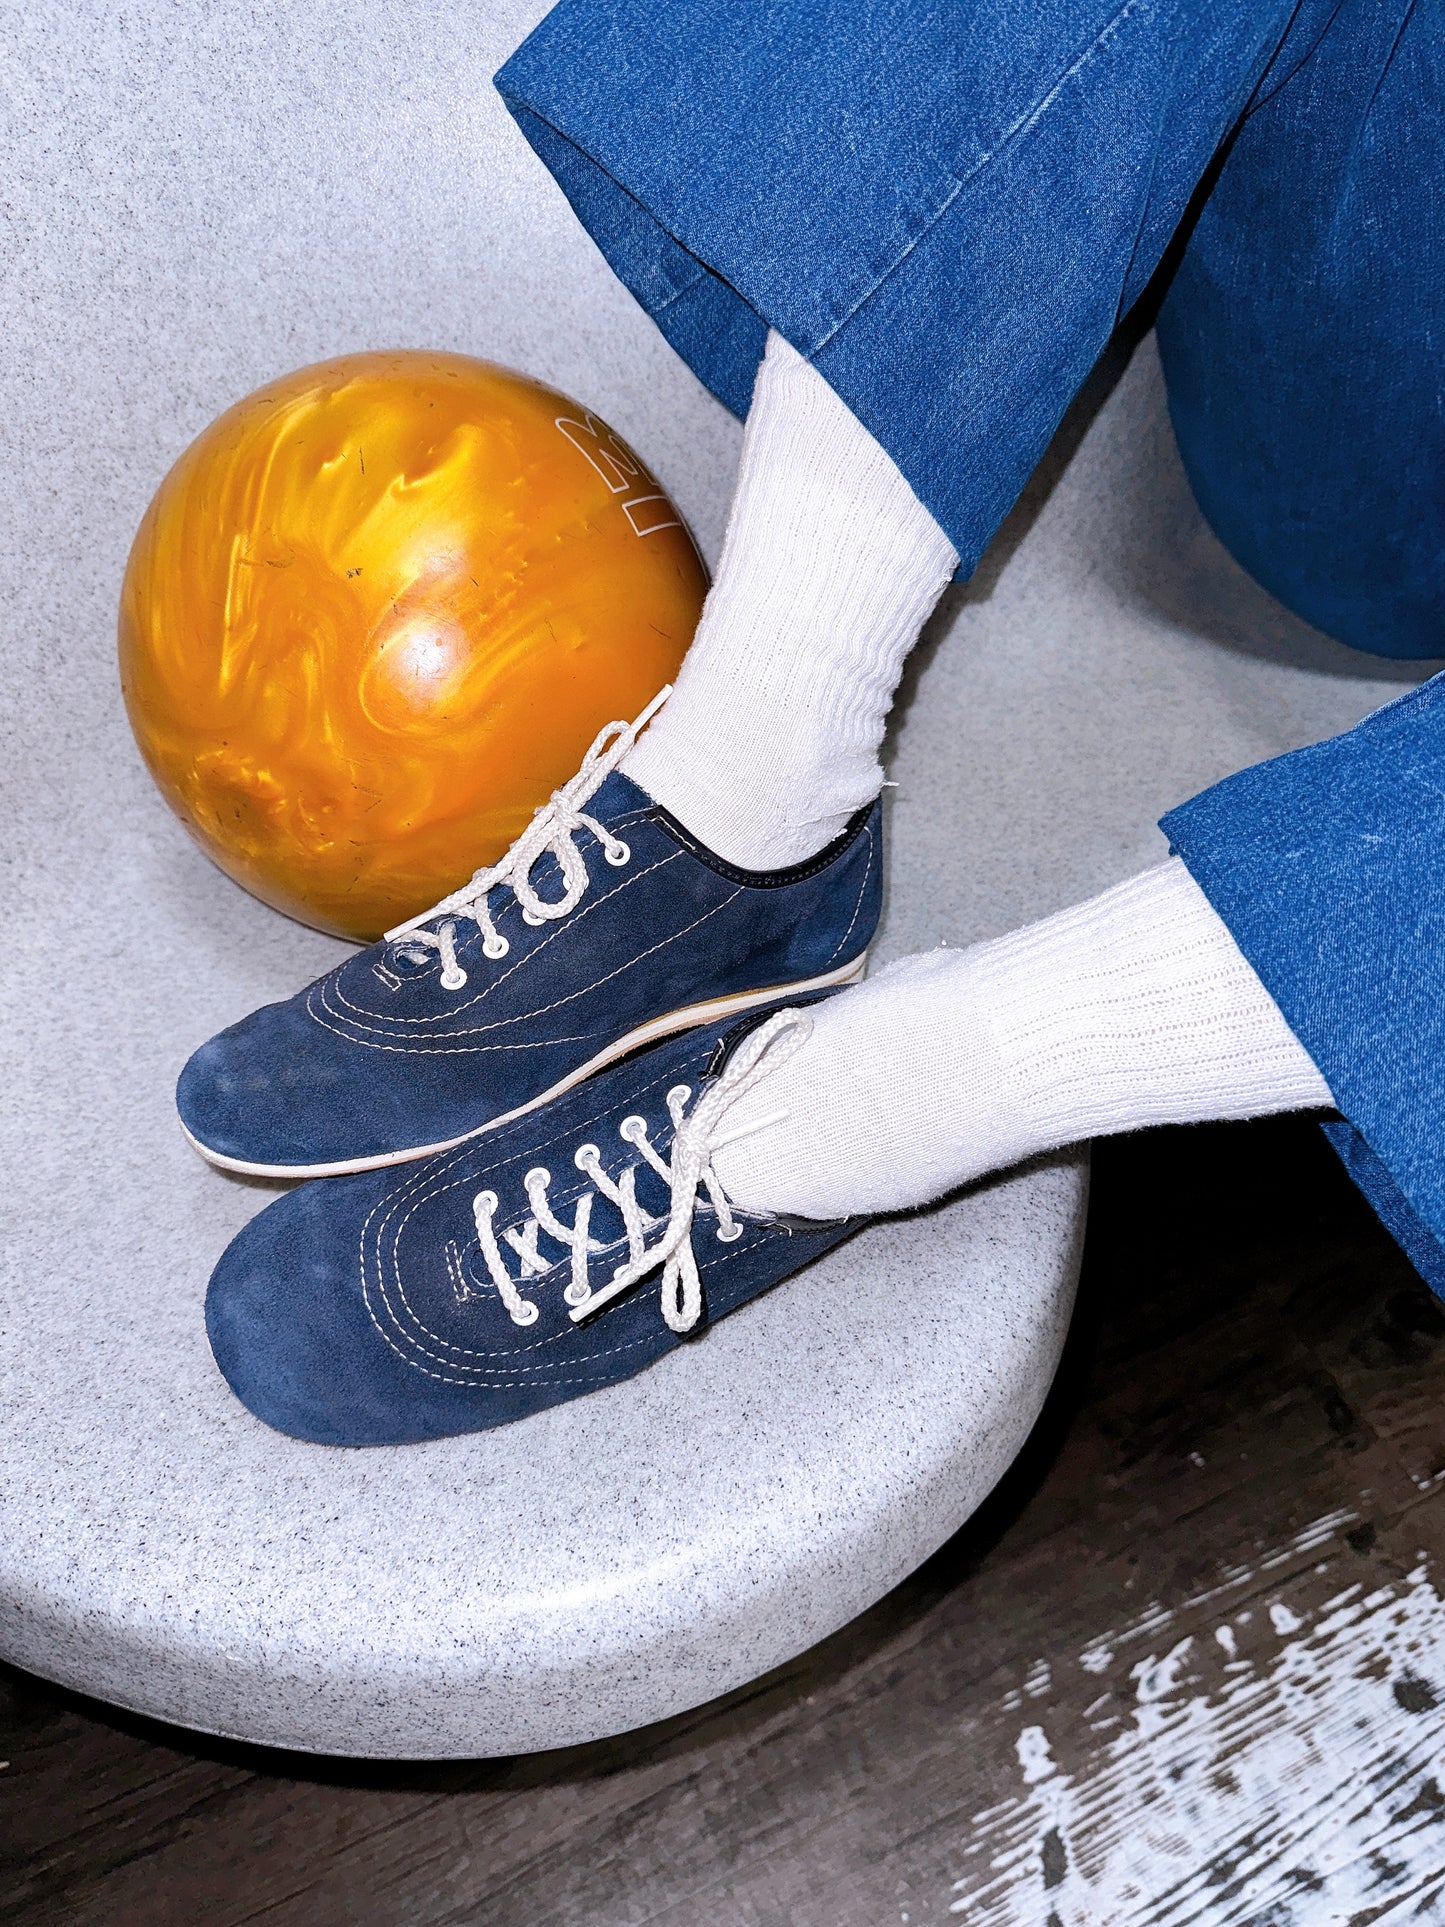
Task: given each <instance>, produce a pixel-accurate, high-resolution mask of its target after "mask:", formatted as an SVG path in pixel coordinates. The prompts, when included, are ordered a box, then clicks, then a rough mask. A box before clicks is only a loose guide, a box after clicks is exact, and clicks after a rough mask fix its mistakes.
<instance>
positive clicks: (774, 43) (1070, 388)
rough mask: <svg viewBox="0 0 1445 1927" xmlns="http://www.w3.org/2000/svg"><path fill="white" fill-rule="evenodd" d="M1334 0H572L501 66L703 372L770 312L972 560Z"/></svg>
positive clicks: (569, 179) (717, 366)
mask: <svg viewBox="0 0 1445 1927" xmlns="http://www.w3.org/2000/svg"><path fill="white" fill-rule="evenodd" d="M1327 3H1328V0H947V3H946V4H945V0H772V3H771V4H766V3H764V4H760V3H759V0H667V3H666V4H665V5H662V4H658V0H562V3H561V4H560V5H559V6H558V7H557V8H556V9H554V11H553V12H552V13H551V14H550V15H549V16H548V17H547V19H546V20H545V21H544V22H543V23H542V25H541V26H540V27H539V28H538V29H537V31H536V32H535V33H534V34H533V35H532V36H531V38H530V39H529V40H528V41H527V42H526V43H525V44H524V45H523V46H522V48H521V49H519V51H518V52H517V54H516V55H514V56H513V58H512V59H511V60H510V61H509V62H508V63H507V65H506V66H505V67H504V68H503V69H502V72H501V73H500V75H499V76H498V82H497V84H498V86H499V87H500V88H501V90H502V92H503V95H504V96H505V98H506V100H507V103H508V105H509V106H510V107H511V109H512V112H513V113H514V114H515V115H516V117H517V119H518V121H519V123H520V124H521V126H522V128H523V130H524V131H525V133H526V134H527V136H528V138H529V139H530V140H531V141H532V142H533V144H534V146H535V147H536V148H537V150H538V152H539V153H540V154H541V156H542V158H543V159H544V160H545V161H546V162H547V164H548V165H549V166H550V167H551V168H552V170H553V172H554V173H555V174H556V176H557V178H558V180H559V181H560V182H561V184H562V187H563V188H564V190H565V191H566V193H567V194H568V196H569V198H570V199H571V200H572V203H573V205H574V206H575V207H576V209H577V211H578V213H579V214H580V215H581V217H582V219H583V221H584V222H585V223H586V225H587V226H588V228H589V229H590V230H591V232H592V234H593V236H594V238H595V239H596V241H597V242H598V244H599V246H601V248H602V249H603V251H604V253H606V254H607V256H608V258H609V260H610V261H611V262H612V264H613V266H614V267H615V268H616V270H617V272H618V273H619V275H620V276H621V277H622V279H623V280H624V281H625V282H626V283H627V285H628V286H629V287H630V288H632V290H633V291H634V293H636V295H637V296H638V298H639V300H641V301H642V302H643V304H644V305H645V306H646V307H647V308H648V310H649V312H650V313H651V314H652V315H653V316H654V318H655V319H656V320H657V322H658V325H659V326H660V327H661V328H662V329H663V331H664V332H665V333H666V334H667V336H668V338H669V339H670V340H671V341H672V342H673V343H674V345H675V346H676V347H677V348H678V350H679V351H680V352H681V353H682V354H683V355H684V356H685V357H686V358H687V360H688V361H689V363H690V364H691V365H692V367H693V368H694V369H695V371H696V372H697V373H698V375H699V376H700V377H701V378H702V379H703V380H704V381H705V382H707V383H708V385H709V386H710V387H711V388H712V389H713V390H714V392H715V393H716V394H718V395H719V396H721V397H722V399H723V400H724V401H725V402H727V404H728V405H729V406H730V407H732V408H733V409H735V410H736V411H737V412H738V413H743V412H744V411H745V410H746V407H747V403H748V399H749V397H750V395H751V392H752V381H753V375H754V373H755V370H756V366H757V361H758V358H759V356H760V354H761V352H762V345H763V340H764V336H765V331H766V328H767V327H769V326H771V327H774V328H776V329H777V330H778V332H779V333H780V334H782V335H784V336H785V337H786V338H787V339H788V340H789V341H790V342H791V343H792V344H793V346H794V347H795V348H797V349H798V350H799V352H800V353H802V354H804V355H806V356H807V357H808V358H809V359H811V360H812V361H814V362H815V364H816V365H817V367H818V368H819V370H820V371H821V372H822V374H823V375H824V376H825V377H826V378H827V380H828V381H829V382H830V383H831V384H832V386H833V387H834V388H835V389H836V391H837V392H838V393H839V394H840V395H841V396H842V398H843V400H844V401H845V402H846V403H847V404H848V406H849V408H850V409H851V410H852V411H853V413H854V414H855V415H856V416H857V417H858V418H859V419H860V420H861V421H862V422H863V424H864V425H865V427H867V428H868V429H869V430H870V432H871V433H872V434H873V435H874V436H875V437H876V439H877V440H878V441H880V442H881V443H882V445H883V446H884V448H886V449H887V450H888V452H889V454H890V455H891V456H892V457H893V459H894V460H895V461H896V462H897V464H898V466H899V467H900V468H901V469H902V470H903V473H904V474H905V475H906V476H907V477H908V480H909V481H910V483H911V484H912V485H913V488H914V490H915V492H916V493H917V495H918V496H919V498H920V499H921V500H922V501H923V503H924V505H925V506H926V507H927V508H928V509H930V510H931V512H932V513H933V515H934V517H935V518H936V519H937V520H938V521H939V522H940V523H941V525H942V526H943V528H944V530H945V532H946V533H947V535H948V536H949V539H950V540H951V541H952V543H953V545H954V547H955V548H956V549H957V550H958V551H959V554H960V556H961V558H962V568H963V570H964V572H967V571H968V570H969V569H970V568H971V567H972V565H973V563H974V561H975V560H976V559H977V556H978V554H979V552H980V551H981V549H982V548H983V546H984V544H985V543H986V542H987V540H988V538H989V536H990V535H991V534H992V532H993V530H994V528H995V527H996V526H997V524H998V522H999V521H1000V520H1001V519H1002V517H1003V515H1004V514H1005V513H1006V512H1007V511H1008V509H1009V508H1010V506H1011V505H1012V503H1013V501H1014V500H1015V498H1016V497H1017V495H1018V493H1019V490H1020V489H1021V488H1022V486H1023V484H1024V482H1025V480H1026V479H1027V477H1028V474H1029V472H1030V470H1031V469H1032V467H1033V466H1034V463H1035V462H1036V461H1037V459H1038V457H1039V455H1040V454H1041V453H1042V451H1043V448H1044V447H1045V445H1046V444H1047V442H1048V440H1049V437H1050V435H1051V434H1052V433H1053V430H1054V428H1055V426H1056V425H1057V423H1058V420H1059V418H1060V416H1061V415H1062V413H1063V411H1064V409H1065V408H1066V407H1067V405H1068V403H1069V401H1070V399H1071V398H1072V396H1073V395H1074V393H1075V391H1076V390H1077V388H1078V387H1079V385H1080V383H1081V382H1082V381H1083V379H1084V377H1085V376H1086V375H1087V373H1088V371H1089V369H1090V368H1091V367H1092V365H1093V363H1094V361H1095V359H1096V358H1097V356H1098V354H1099V352H1100V350H1101V349H1102V348H1103V346H1104V344H1105V342H1106V341H1107V340H1108V338H1109V335H1110V333H1111V332H1112V330H1113V328H1114V327H1115V325H1116V323H1117V321H1118V319H1119V316H1120V314H1121V313H1122V312H1123V311H1124V310H1125V309H1126V308H1127V307H1128V306H1129V305H1130V303H1131V302H1132V301H1133V299H1134V298H1135V296H1136V295H1137V294H1138V292H1139V291H1140V289H1141V288H1142V287H1143V285H1144V283H1145V282H1146V281H1147V280H1148V278H1149V276H1150V274H1151V273H1152V271H1153V269H1154V267H1155V265H1156V263H1157V262H1158V260H1159V258H1160V255H1161V254H1162V251H1163V249H1164V247H1165V245H1166V243H1167V241H1168V240H1169V237H1170V236H1171V234H1172V233H1173V231H1174V229H1175V227H1176V226H1177V224H1178V222H1179V220H1180V218H1181V215H1182V214H1183V212H1184V210H1185V208H1186V206H1187V205H1188V202H1189V199H1190V196H1191V194H1192V193H1193V190H1194V188H1195V186H1196V184H1197V182H1198V180H1199V178H1200V176H1201V175H1202V173H1203V172H1204V170H1205V168H1206V167H1207V166H1208V164H1209V161H1210V159H1211V157H1212V156H1213V154H1214V152H1215V150H1216V148H1217V146H1218V144H1219V142H1220V141H1221V139H1222V138H1223V137H1224V135H1225V134H1226V132H1227V131H1228V129H1229V128H1230V127H1231V126H1232V125H1233V124H1234V123H1235V121H1236V120H1237V118H1238V116H1239V115H1240V113H1241V112H1242V111H1243V110H1244V108H1245V106H1246V105H1247V103H1248V101H1249V100H1250V98H1251V96H1252V95H1253V93H1254V90H1255V88H1256V86H1257V85H1258V83H1259V81H1260V78H1261V76H1262V75H1263V74H1264V73H1265V71H1266V69H1267V68H1268V66H1269V63H1270V60H1271V58H1272V56H1273V55H1274V53H1275V52H1276V50H1277V49H1278V47H1279V45H1280V43H1281V41H1282V40H1283V39H1284V38H1285V36H1286V34H1287V32H1288V30H1289V28H1290V24H1291V22H1292V21H1293V20H1294V19H1295V18H1296V16H1297V15H1298V14H1299V13H1300V12H1301V11H1308V10H1311V9H1317V8H1321V7H1324V6H1325V5H1326V4H1327Z"/></svg>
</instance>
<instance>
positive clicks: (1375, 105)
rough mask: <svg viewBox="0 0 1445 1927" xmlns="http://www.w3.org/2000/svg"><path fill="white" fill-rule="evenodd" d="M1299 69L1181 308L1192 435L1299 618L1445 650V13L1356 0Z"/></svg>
mask: <svg viewBox="0 0 1445 1927" xmlns="http://www.w3.org/2000/svg"><path fill="white" fill-rule="evenodd" d="M1285 52H1286V54H1288V49H1286V50H1285ZM1279 67H1280V70H1281V72H1280V78H1279V82H1278V84H1277V85H1272V84H1270V83H1266V85H1265V87H1264V88H1263V89H1262V90H1261V97H1260V99H1259V101H1258V102H1257V104H1255V105H1254V106H1253V107H1252V108H1251V109H1250V111H1249V112H1248V114H1247V115H1246V116H1245V118H1244V120H1243V122H1242V125H1241V126H1240V128H1239V130H1238V133H1237V135H1236V136H1235V138H1234V139H1233V141H1232V142H1231V144H1230V147H1229V152H1228V155H1227V158H1226V159H1225V161H1224V164H1223V167H1222V170H1221V172H1220V175H1219V179H1218V181H1217V183H1216V185H1215V186H1214V188H1213V190H1212V191H1211V193H1210V195H1209V198H1208V200H1207V201H1206V203H1205V205H1204V207H1203V209H1202V212H1201V214H1200V217H1199V221H1198V223H1197V225H1196V227H1195V229H1194V231H1193V233H1192V235H1191V238H1190V240H1189V244H1188V247H1187V249H1186V250H1185V252H1184V256H1183V259H1182V262H1181V265H1180V267H1179V270H1178V273H1177V274H1176V276H1175V279H1174V281H1173V284H1172V286H1171V289H1170V293H1169V296H1168V299H1167V301H1166V302H1165V304H1164V308H1163V310H1162V312H1161V314H1160V318H1159V346H1160V351H1161V355H1162V358H1163V363H1164V370H1165V376H1166V379H1167V382H1168V387H1169V403H1170V411H1171V414H1172V416H1173V421H1174V429H1175V433H1176V436H1177V438H1178V441H1179V447H1180V451H1181V453H1182V454H1183V457H1184V464H1185V467H1186V469H1187V470H1188V473H1189V479H1190V482H1191V483H1192V485H1193V488H1194V493H1195V496H1196V498H1197V499H1198V501H1199V505H1200V507H1201V508H1202V510H1203V511H1204V514H1205V515H1206V517H1207V518H1208V519H1209V521H1210V523H1211V524H1212V525H1213V527H1214V529H1215V531H1216V532H1217V533H1218V535H1219V537H1220V539H1221V540H1222V541H1223V542H1224V544H1225V546H1226V547H1227V548H1229V549H1230V550H1231V552H1232V553H1233V554H1234V556H1235V557H1236V558H1237V559H1238V561H1240V562H1241V563H1242V564H1243V565H1244V567H1245V568H1246V569H1248V570H1249V572H1250V573H1251V575H1253V576H1255V577H1256V578H1257V579H1258V580H1259V581H1260V582H1262V583H1263V584H1264V585H1265V587H1266V588H1268V589H1269V590H1271V592H1272V593H1273V594H1275V595H1276V596H1278V597H1279V599H1280V600H1281V601H1282V602H1284V603H1286V604H1287V605H1288V606H1289V607H1290V608H1291V609H1293V610H1295V611H1296V613H1297V614H1299V615H1302V616H1304V617H1305V618H1306V619H1307V620H1308V621H1310V622H1313V623H1315V624H1316V625H1317V626H1318V627H1319V628H1321V629H1323V630H1325V631H1326V632H1327V633H1328V634H1330V635H1332V636H1335V637H1337V638H1338V639H1339V640H1340V641H1341V642H1347V643H1350V644H1352V645H1353V646H1354V647H1355V648H1357V649H1367V650H1372V651H1375V652H1376V653H1378V654H1380V655H1386V656H1416V657H1419V656H1442V655H1445V5H1442V3H1441V0H1414V3H1413V4H1412V3H1411V0H1343V4H1341V5H1339V6H1338V8H1337V10H1336V11H1335V13H1334V17H1333V19H1332V20H1331V21H1330V22H1329V24H1328V26H1327V28H1326V30H1325V32H1324V34H1323V36H1322V37H1320V38H1319V39H1318V41H1317V43H1316V44H1315V45H1314V46H1313V47H1312V48H1311V47H1306V48H1305V50H1304V54H1303V57H1302V58H1300V59H1298V60H1297V61H1291V60H1290V59H1288V58H1282V59H1281V61H1280V62H1279Z"/></svg>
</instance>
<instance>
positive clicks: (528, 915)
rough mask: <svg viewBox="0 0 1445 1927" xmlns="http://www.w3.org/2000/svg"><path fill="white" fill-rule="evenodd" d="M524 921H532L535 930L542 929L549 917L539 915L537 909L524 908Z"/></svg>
mask: <svg viewBox="0 0 1445 1927" xmlns="http://www.w3.org/2000/svg"><path fill="white" fill-rule="evenodd" d="M522 921H523V923H530V924H531V926H532V928H533V929H534V930H540V929H541V928H542V925H543V924H544V923H545V922H546V921H547V919H546V918H545V917H539V916H538V915H537V913H536V911H535V910H524V911H523V912H522Z"/></svg>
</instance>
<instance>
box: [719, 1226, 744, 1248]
mask: <svg viewBox="0 0 1445 1927" xmlns="http://www.w3.org/2000/svg"><path fill="white" fill-rule="evenodd" d="M742 1235H743V1228H742V1226H741V1225H740V1224H735V1225H734V1226H733V1228H732V1230H731V1231H729V1230H728V1228H727V1226H726V1225H725V1224H720V1225H719V1226H718V1228H717V1241H718V1243H719V1244H720V1245H730V1244H734V1243H736V1241H737V1240H738V1239H739V1238H741V1236H742Z"/></svg>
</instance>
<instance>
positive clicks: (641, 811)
mask: <svg viewBox="0 0 1445 1927" xmlns="http://www.w3.org/2000/svg"><path fill="white" fill-rule="evenodd" d="M651 814H652V805H651V804H644V805H642V806H640V807H639V808H637V809H635V810H629V811H627V813H626V814H625V815H623V816H619V817H618V818H616V820H615V821H614V823H613V825H612V827H613V828H614V829H623V828H625V827H626V826H627V825H628V824H631V823H637V822H640V821H643V820H645V819H646V818H648V817H649V816H650V815H651ZM680 854H682V852H679V851H673V852H671V854H670V855H666V856H658V857H654V858H653V859H652V861H651V862H650V863H648V864H647V865H646V867H645V868H644V869H641V870H638V871H637V872H635V874H633V875H632V876H628V877H624V878H622V879H621V880H620V881H619V882H617V883H615V884H614V885H613V886H612V888H611V889H609V890H599V891H598V892H597V893H596V894H595V895H594V897H593V900H592V901H591V902H590V903H589V904H588V906H587V908H586V909H585V910H583V911H582V912H581V913H580V916H578V917H573V918H572V919H571V920H570V922H571V923H572V924H575V923H578V922H580V920H581V917H585V916H587V915H589V914H590V912H591V911H593V910H595V909H597V908H598V907H600V905H602V904H604V903H609V902H610V901H611V900H612V898H613V897H614V896H616V895H617V892H618V891H619V890H625V889H627V888H628V887H629V885H631V884H633V883H637V882H640V881H641V879H642V878H643V877H645V876H649V875H651V873H652V872H653V871H654V870H656V869H657V868H658V867H659V865H661V864H663V863H667V862H670V861H671V860H672V856H675V855H680ZM520 915H521V905H520V904H519V903H518V902H517V899H516V898H515V897H513V898H511V900H510V901H509V902H507V903H504V904H503V905H502V907H501V909H500V910H498V912H497V914H496V916H495V917H494V918H493V922H494V923H495V924H496V925H497V926H498V928H501V927H502V926H503V925H504V924H506V923H507V922H508V921H510V920H513V919H515V918H516V917H518V916H520ZM562 934H563V932H562V931H561V930H554V931H553V932H552V936H550V937H547V938H545V939H544V941H543V942H541V943H539V944H538V945H537V947H536V948H535V949H534V950H530V951H528V953H527V955H526V956H525V957H519V958H518V959H517V961H516V963H514V964H510V965H509V966H508V967H507V969H505V970H502V971H499V972H498V973H497V975H496V976H495V977H491V978H489V979H488V980H487V982H486V983H485V984H483V985H482V987H481V989H480V990H478V991H477V992H476V994H475V995H474V996H471V997H463V998H462V999H461V1000H460V1001H459V1002H458V1003H455V1004H453V1005H452V1006H451V1008H450V1009H448V1010H444V1011H434V1012H433V1013H432V1014H431V1015H430V1016H423V1017H396V1016H393V1015H391V1014H390V1013H389V1012H387V1011H382V1010H374V1009H369V1008H368V1007H367V1006H366V1005H364V1004H355V1003H352V1001H351V1000H350V998H348V997H347V996H346V995H345V993H344V992H343V990H342V988H341V980H342V978H343V977H344V976H345V974H346V972H347V970H348V969H349V968H350V967H351V965H352V963H353V962H354V961H355V959H354V958H350V957H349V958H347V960H346V962H345V963H342V964H338V965H337V967H336V969H335V970H333V971H332V972H331V974H330V975H329V976H327V977H324V978H322V980H321V982H320V984H313V985H312V990H313V991H316V990H320V991H321V992H322V993H323V994H326V993H331V992H334V993H335V996H336V999H337V1002H338V1004H339V1005H341V1006H344V1010H338V1011H337V1013H336V1014H337V1015H338V1016H341V1017H342V1018H343V1021H346V1022H350V1021H351V1020H350V1019H349V1018H346V1017H345V1010H354V1011H356V1012H357V1013H358V1016H359V1017H362V1018H376V1019H378V1020H379V1021H380V1022H382V1023H388V1024H446V1023H452V1022H454V1021H455V1019H456V1018H457V1017H459V1016H461V1015H462V1013H463V1012H465V1011H468V1010H470V1009H471V1007H472V1006H473V1004H479V1003H482V1002H484V1001H485V1000H486V999H487V998H488V997H490V996H491V994H492V992H493V991H494V990H497V989H499V988H500V987H501V985H503V984H504V983H506V982H507V980H508V978H510V977H513V976H515V975H516V973H517V972H518V971H519V970H525V969H526V968H527V966H528V965H529V964H531V963H533V962H534V961H535V960H536V959H537V958H538V957H539V956H540V955H541V954H542V952H543V951H544V950H545V949H546V948H547V945H548V944H549V943H551V941H552V937H556V936H561V935H562ZM383 967H384V966H383ZM373 969H375V966H373Z"/></svg>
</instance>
